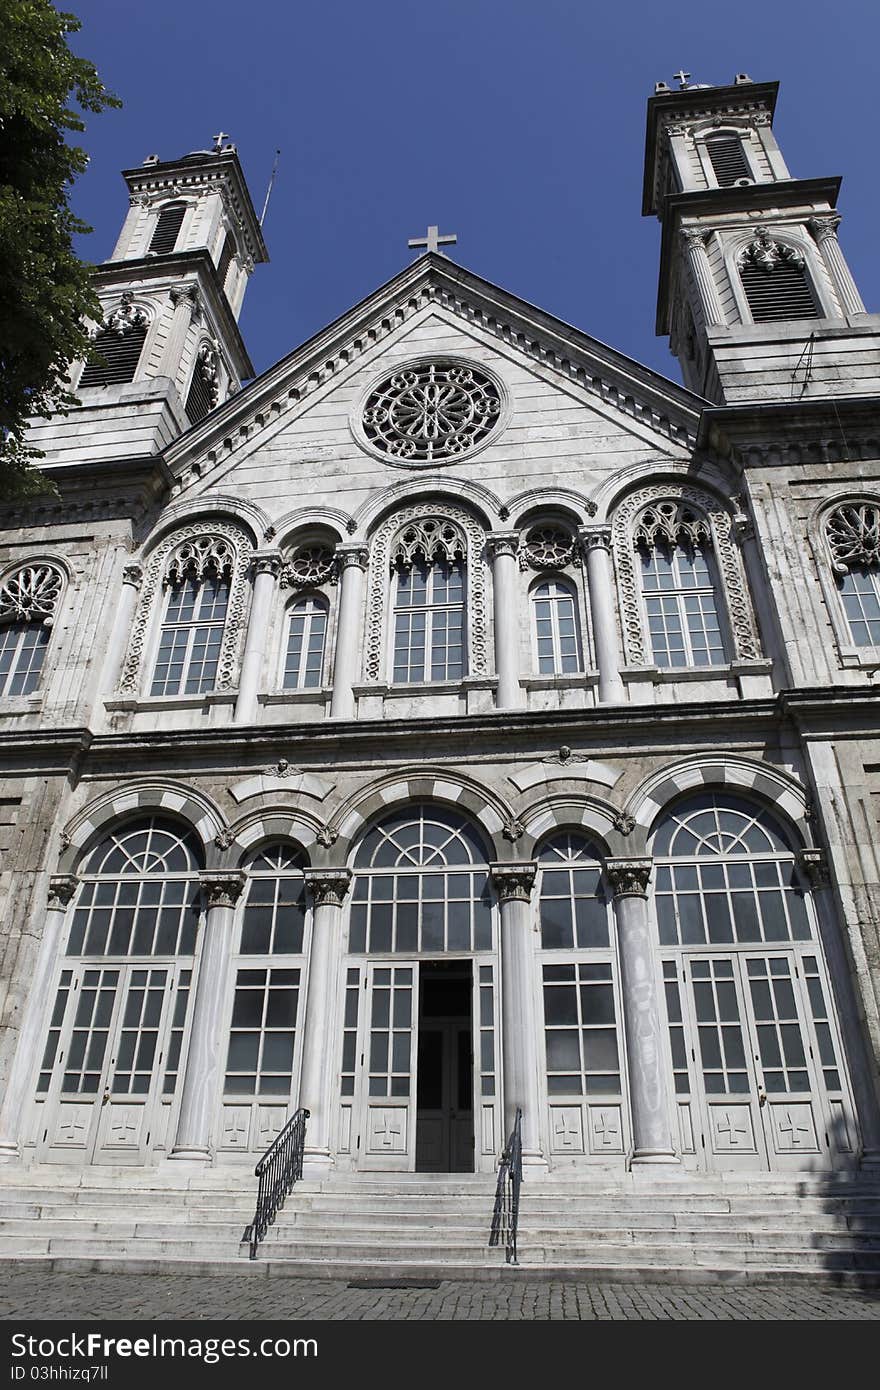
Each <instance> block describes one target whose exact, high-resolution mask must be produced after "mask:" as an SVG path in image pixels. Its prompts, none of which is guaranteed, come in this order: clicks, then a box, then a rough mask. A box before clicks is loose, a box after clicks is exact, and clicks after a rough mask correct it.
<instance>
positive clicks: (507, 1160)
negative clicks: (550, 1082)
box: [489, 1106, 523, 1265]
mask: <svg viewBox="0 0 880 1390" xmlns="http://www.w3.org/2000/svg"><path fill="white" fill-rule="evenodd" d="M522 1180H523V1171H522V1111H521V1110H520V1108H519V1106H517V1111H516V1118H515V1120H514V1122H513V1129H512V1131H511V1134H510V1138H509V1139H508V1141H507V1144H506V1146H505V1149H504V1152H503V1154H502V1155H501V1161H500V1163H499V1164H498V1183H497V1185H496V1187H495V1209H494V1211H493V1212H492V1230H491V1232H490V1235H489V1244H490V1245H500V1244H501V1243H502V1237H503V1242H504V1253H505V1256H506V1259H507V1263H508V1264H509V1265H515V1264H519V1260H518V1259H517V1257H516V1233H517V1226H518V1225H519V1189H520V1185H521V1183H522Z"/></svg>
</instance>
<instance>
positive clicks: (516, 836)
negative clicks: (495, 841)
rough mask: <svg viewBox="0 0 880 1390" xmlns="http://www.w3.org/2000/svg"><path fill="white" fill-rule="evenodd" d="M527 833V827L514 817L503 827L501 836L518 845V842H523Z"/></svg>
mask: <svg viewBox="0 0 880 1390" xmlns="http://www.w3.org/2000/svg"><path fill="white" fill-rule="evenodd" d="M525 833H526V828H525V826H524V825H523V823H522V821H521V820H517V818H516V816H512V817H511V818H510V820H506V821H505V822H504V824H503V826H502V827H501V834H502V835H503V836H504V838H505V840H510V842H511V843H512V844H516V842H517V840H521V839H522V837H523V835H525Z"/></svg>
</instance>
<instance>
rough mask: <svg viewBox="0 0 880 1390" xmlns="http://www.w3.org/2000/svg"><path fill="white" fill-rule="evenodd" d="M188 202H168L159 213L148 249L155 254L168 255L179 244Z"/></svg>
mask: <svg viewBox="0 0 880 1390" xmlns="http://www.w3.org/2000/svg"><path fill="white" fill-rule="evenodd" d="M185 214H186V203H166V204H165V206H164V207H163V208H162V211H161V212H160V213H159V216H158V218H157V220H156V226H155V227H154V229H153V235H152V237H151V239H150V245H149V247H148V251H149V253H150V254H152V255H154V256H161V255H166V254H167V253H168V252H169V251H173V250H174V248H175V246H176V245H177V238H178V236H179V235H180V229H181V227H182V226H183V219H184V216H185Z"/></svg>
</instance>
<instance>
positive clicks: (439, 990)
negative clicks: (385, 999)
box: [416, 960, 474, 1173]
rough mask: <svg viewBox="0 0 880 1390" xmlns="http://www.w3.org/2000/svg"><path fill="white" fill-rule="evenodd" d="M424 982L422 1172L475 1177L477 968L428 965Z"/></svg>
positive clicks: (456, 963)
mask: <svg viewBox="0 0 880 1390" xmlns="http://www.w3.org/2000/svg"><path fill="white" fill-rule="evenodd" d="M419 976H420V980H421V984H420V988H419V1057H418V1072H417V1088H416V1169H417V1171H418V1172H420V1173H472V1172H473V1171H474V1066H473V1020H472V1000H473V970H472V967H471V962H470V961H469V960H452V961H437V962H433V961H432V962H426V963H424V964H422V966H421V968H420V970H419Z"/></svg>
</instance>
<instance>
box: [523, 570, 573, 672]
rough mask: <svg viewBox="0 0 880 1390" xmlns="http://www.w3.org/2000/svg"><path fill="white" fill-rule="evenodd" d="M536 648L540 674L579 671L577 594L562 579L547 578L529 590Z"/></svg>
mask: <svg viewBox="0 0 880 1390" xmlns="http://www.w3.org/2000/svg"><path fill="white" fill-rule="evenodd" d="M532 620H533V624H534V640H535V652H536V655H537V660H538V671H539V672H540V674H541V675H557V676H558V675H563V674H565V673H566V672H569V671H580V670H581V669H582V665H581V651H580V640H579V636H578V611H577V598H576V597H575V592H574V589H573V588H572V586H571V585H570V584H567V583H566V582H565V581H564V580H561V579H546V580H544V582H543V583H541V584H538V585H536V586H535V588H534V589H533V590H532Z"/></svg>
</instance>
